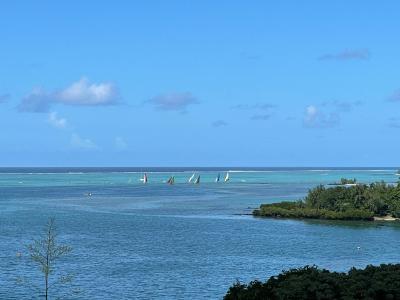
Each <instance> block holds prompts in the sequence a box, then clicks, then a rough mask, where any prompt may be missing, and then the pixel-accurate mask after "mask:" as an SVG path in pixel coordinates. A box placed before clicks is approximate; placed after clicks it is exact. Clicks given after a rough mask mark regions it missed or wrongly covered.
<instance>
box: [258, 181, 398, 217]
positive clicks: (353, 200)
mask: <svg viewBox="0 0 400 300" xmlns="http://www.w3.org/2000/svg"><path fill="white" fill-rule="evenodd" d="M253 215H254V216H259V217H274V218H298V219H326V220H365V221H373V220H382V221H394V220H397V219H398V218H400V183H398V184H396V185H391V184H386V183H385V182H376V183H371V184H356V185H346V186H335V187H329V188H326V187H325V186H323V185H319V186H317V187H315V188H314V189H311V190H310V191H309V192H308V195H307V196H306V197H305V198H304V199H302V200H298V201H296V202H290V201H284V202H279V203H271V204H262V205H261V206H260V208H259V209H256V210H254V211H253Z"/></svg>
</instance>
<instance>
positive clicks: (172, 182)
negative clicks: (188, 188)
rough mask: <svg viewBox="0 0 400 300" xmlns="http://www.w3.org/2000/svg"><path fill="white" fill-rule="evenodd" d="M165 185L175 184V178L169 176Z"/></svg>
mask: <svg viewBox="0 0 400 300" xmlns="http://www.w3.org/2000/svg"><path fill="white" fill-rule="evenodd" d="M167 183H168V184H171V185H172V184H174V183H175V177H174V176H171V177H170V178H169V179H168V181H167Z"/></svg>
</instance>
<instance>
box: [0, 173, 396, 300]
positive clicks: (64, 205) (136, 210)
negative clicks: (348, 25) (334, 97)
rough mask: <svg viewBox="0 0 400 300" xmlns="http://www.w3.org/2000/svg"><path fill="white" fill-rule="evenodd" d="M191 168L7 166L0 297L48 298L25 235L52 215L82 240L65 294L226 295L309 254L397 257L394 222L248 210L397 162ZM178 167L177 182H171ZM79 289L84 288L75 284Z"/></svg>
mask: <svg viewBox="0 0 400 300" xmlns="http://www.w3.org/2000/svg"><path fill="white" fill-rule="evenodd" d="M144 171H147V173H148V176H149V183H148V184H147V185H143V184H142V183H141V182H140V180H139V179H140V178H141V176H142V174H143V172H144ZM192 171H193V170H192V169H190V168H188V169H179V168H173V169H157V168H153V169H150V168H149V169H146V168H141V169H133V168H132V169H130V168H119V169H118V168H110V169H101V168H95V169H87V168H74V169H65V168H59V169H45V168H39V169H13V168H8V169H6V168H3V169H0V238H1V241H0V255H1V258H0V298H1V299H36V298H38V297H39V296H38V295H40V293H39V292H38V291H36V290H35V288H34V287H35V286H36V285H39V286H40V284H41V278H40V277H39V275H40V272H39V270H38V269H37V268H36V267H35V266H34V265H32V263H31V262H30V260H29V257H28V254H27V251H26V245H27V244H29V243H30V242H31V241H32V239H33V238H35V237H37V236H38V235H39V234H40V232H41V231H42V229H43V226H44V224H45V223H46V221H47V219H48V218H49V217H52V216H54V217H55V218H56V222H57V227H58V232H59V236H58V238H59V240H60V241H61V242H63V243H66V244H68V245H71V246H72V247H73V252H72V253H71V254H70V255H69V256H68V257H66V258H64V259H63V260H62V261H60V262H59V264H58V267H59V270H62V271H63V272H70V273H73V274H74V275H75V279H74V284H73V286H71V287H70V288H62V289H61V288H59V287H58V286H56V285H55V286H54V287H53V288H52V292H53V295H54V296H55V295H60V296H65V298H67V299H110V298H113V299H221V298H222V297H223V295H224V294H225V292H226V291H227V289H228V287H229V286H230V285H231V284H232V283H233V282H234V281H235V280H236V279H239V280H241V281H246V282H247V281H250V280H253V279H260V280H265V279H267V278H268V277H269V276H271V275H274V274H277V273H278V272H280V271H281V270H284V269H288V268H293V267H300V266H304V265H307V264H316V265H318V266H320V267H323V268H329V269H333V270H338V271H345V270H348V269H349V268H350V267H352V266H356V267H364V266H366V265H368V264H380V263H391V262H392V263H394V262H399V261H400V226H399V225H398V224H396V223H390V224H387V223H372V222H371V223H368V222H329V221H295V220H275V219H259V218H254V217H252V216H250V215H248V214H249V213H251V211H252V209H254V208H257V207H258V206H259V205H260V204H261V203H270V202H275V201H281V200H296V199H299V198H302V197H304V196H305V194H306V193H307V190H308V189H309V188H312V187H314V186H316V185H317V184H328V183H332V182H335V181H338V180H339V179H340V178H341V177H346V178H357V180H358V181H359V182H365V183H369V182H374V181H381V180H384V181H386V182H396V181H397V179H398V177H397V176H396V175H395V173H396V169H395V168H391V169H389V168H386V169H382V168H370V169H367V168H364V169H358V170H352V169H342V170H341V169H320V170H313V169H256V170H251V169H234V170H233V171H232V172H230V177H231V180H230V181H229V183H221V182H220V183H215V182H214V179H215V177H216V175H217V174H218V172H220V173H221V177H222V175H224V174H225V171H226V170H221V169H218V168H215V169H201V170H199V172H198V173H199V174H200V175H201V183H200V184H199V185H193V184H188V183H187V179H188V178H189V177H190V176H191V174H192ZM171 175H174V176H175V182H176V184H175V185H173V186H169V185H167V184H165V181H166V180H167V179H168V177H169V176H171ZM89 192H90V193H92V196H91V197H88V196H87V193H89ZM357 247H361V248H360V249H359V250H358V249H357ZM16 253H21V254H22V255H21V256H20V257H19V256H17V255H16ZM55 275H58V274H55ZM20 276H23V277H24V278H26V279H27V281H26V282H25V284H21V283H20V282H17V281H16V279H17V278H18V277H20ZM72 289H79V290H80V293H79V294H73V295H69V294H67V293H68V292H69V291H71V290H72Z"/></svg>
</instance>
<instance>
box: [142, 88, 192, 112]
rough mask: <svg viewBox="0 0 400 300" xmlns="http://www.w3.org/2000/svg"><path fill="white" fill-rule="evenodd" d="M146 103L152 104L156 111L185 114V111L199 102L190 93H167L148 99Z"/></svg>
mask: <svg viewBox="0 0 400 300" xmlns="http://www.w3.org/2000/svg"><path fill="white" fill-rule="evenodd" d="M147 102H148V103H150V104H152V105H153V106H154V108H155V109H156V110H161V111H179V112H186V109H187V108H188V107H189V106H190V105H192V104H197V103H199V101H198V100H197V98H196V97H194V96H193V95H192V94H191V93H188V92H186V93H169V94H160V95H158V96H155V97H153V98H150V99H149V100H148V101H147Z"/></svg>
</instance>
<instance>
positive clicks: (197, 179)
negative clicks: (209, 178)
mask: <svg viewBox="0 0 400 300" xmlns="http://www.w3.org/2000/svg"><path fill="white" fill-rule="evenodd" d="M199 183H200V175H199V176H197V178H196V180H195V182H194V184H199Z"/></svg>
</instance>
